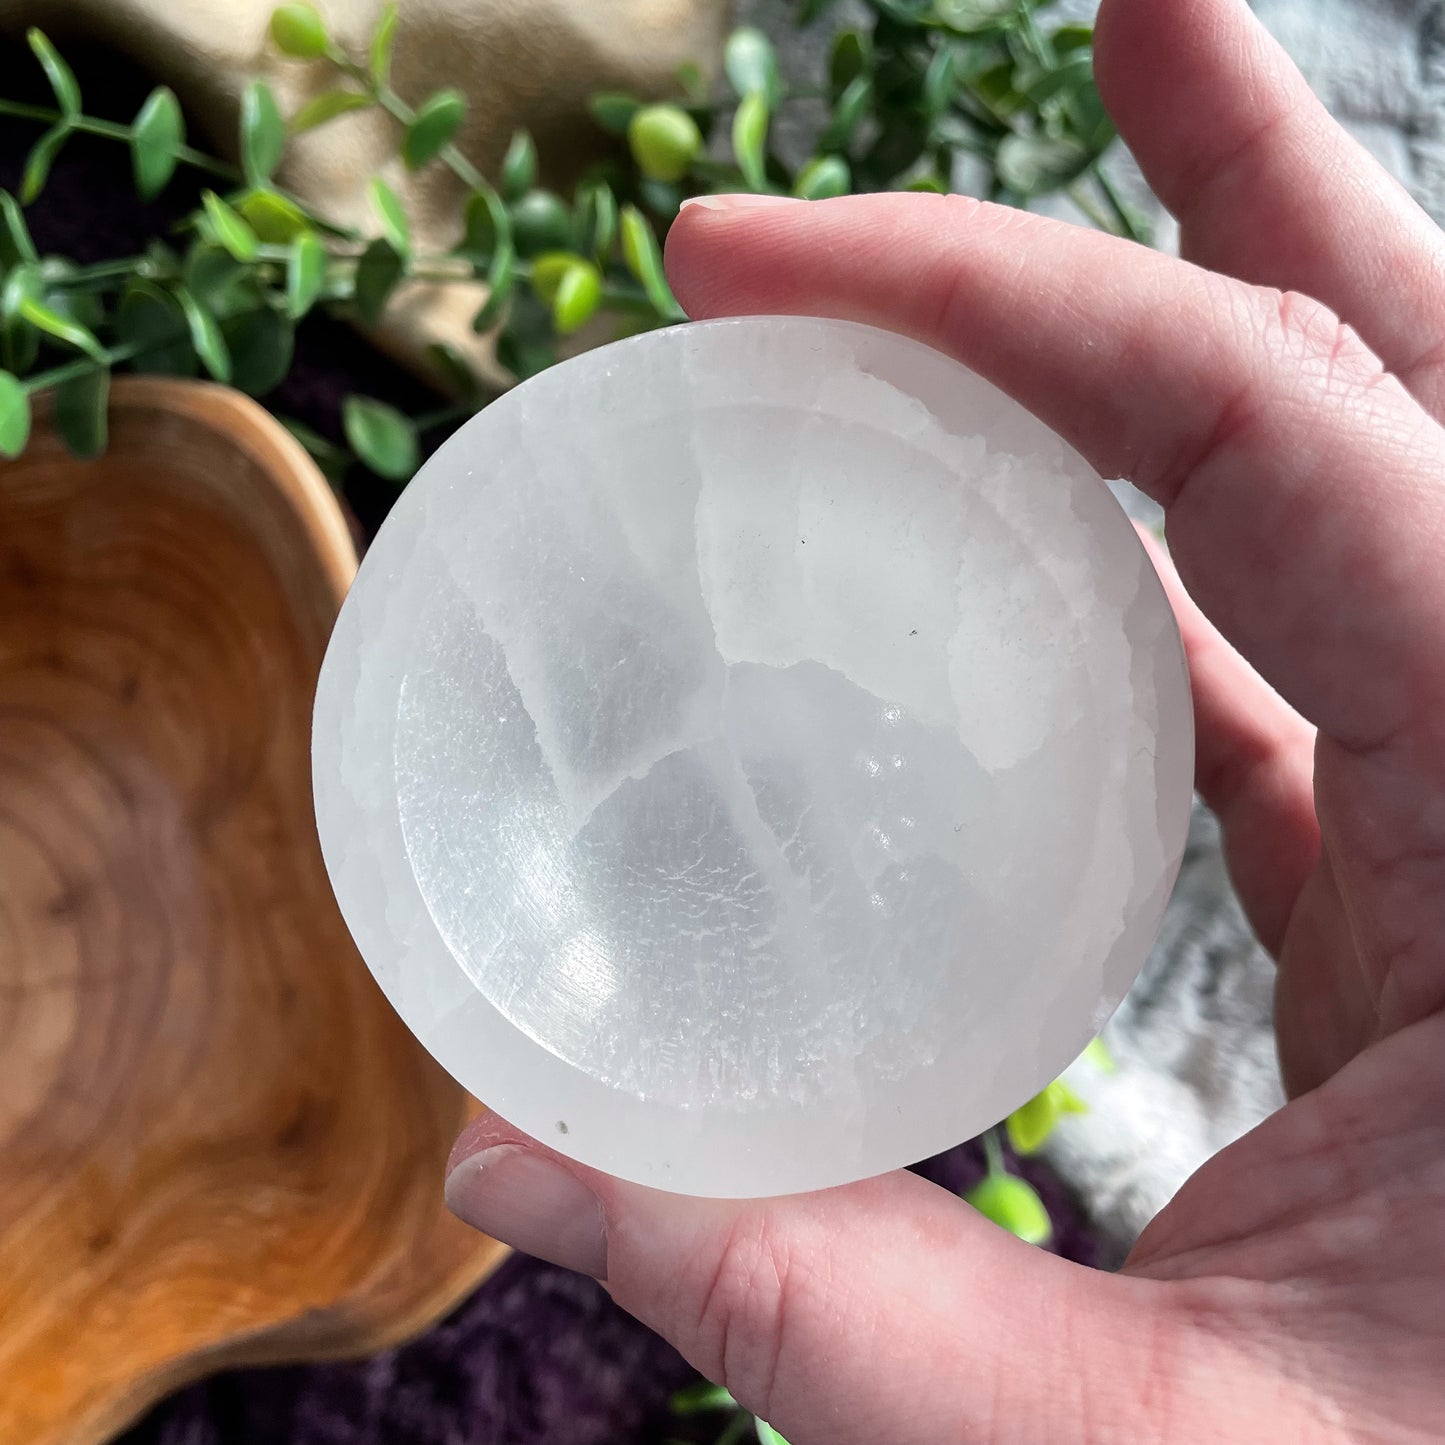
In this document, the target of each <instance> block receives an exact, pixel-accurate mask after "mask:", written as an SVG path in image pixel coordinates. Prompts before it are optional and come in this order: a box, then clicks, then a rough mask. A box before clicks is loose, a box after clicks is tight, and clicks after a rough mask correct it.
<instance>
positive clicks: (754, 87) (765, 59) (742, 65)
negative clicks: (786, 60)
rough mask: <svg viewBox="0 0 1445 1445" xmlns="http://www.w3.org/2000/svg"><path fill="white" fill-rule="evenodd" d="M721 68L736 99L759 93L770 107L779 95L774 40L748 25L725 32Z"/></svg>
mask: <svg viewBox="0 0 1445 1445" xmlns="http://www.w3.org/2000/svg"><path fill="white" fill-rule="evenodd" d="M723 70H724V71H725V72H726V73H727V78H728V83H729V84H730V85H731V86H732V88H733V89H734V90H735V91H736V92H737V94H738V97H739V99H743V100H745V99H747V97H748V96H750V95H760V96H762V97H763V99H764V101H765V102H766V103H767V106H768V108H769V109H771V108H772V107H773V106H774V105H776V104H777V103H778V101H779V100H781V99H782V94H783V79H782V75H781V73H780V72H779V70H778V56H777V52H776V51H774V49H773V42H772V41H771V40H769V39H768V37H767V36H766V35H764V34H763V32H762V31H761V30H758V29H756V28H755V27H753V26H751V25H744V26H740V27H739V28H738V29H737V30H734V31H733V33H732V34H731V35H729V36H728V39H727V45H726V46H725V47H724V49H723Z"/></svg>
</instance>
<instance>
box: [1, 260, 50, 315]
mask: <svg viewBox="0 0 1445 1445" xmlns="http://www.w3.org/2000/svg"><path fill="white" fill-rule="evenodd" d="M40 291H41V276H40V267H39V266H38V265H36V264H35V263H34V262H27V263H25V264H23V265H20V266H12V267H11V269H10V270H9V272H8V273H7V274H6V276H5V283H4V285H3V286H0V316H3V317H5V318H6V319H7V320H11V319H14V318H16V317H18V316H19V315H20V308H21V306H22V305H23V304H24V303H25V302H26V301H34V300H36V299H38V298H39V296H40Z"/></svg>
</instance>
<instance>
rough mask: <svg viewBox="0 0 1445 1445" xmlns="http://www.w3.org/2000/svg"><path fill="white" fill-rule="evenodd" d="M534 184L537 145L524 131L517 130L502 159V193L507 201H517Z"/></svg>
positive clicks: (535, 180)
mask: <svg viewBox="0 0 1445 1445" xmlns="http://www.w3.org/2000/svg"><path fill="white" fill-rule="evenodd" d="M536 184H537V145H536V142H535V141H534V140H533V139H532V137H531V136H530V135H529V134H528V133H527V132H526V131H524V130H519V131H517V132H516V134H514V135H513V136H512V143H511V144H510V145H509V146H508V147H507V154H506V156H505V157H504V158H503V160H502V194H503V195H504V196H505V197H506V198H507V199H508V200H509V201H518V200H521V198H522V197H523V196H525V195H526V194H527V192H528V191H530V190H531V189H532V187H533V186H534V185H536Z"/></svg>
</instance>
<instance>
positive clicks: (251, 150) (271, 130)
mask: <svg viewBox="0 0 1445 1445" xmlns="http://www.w3.org/2000/svg"><path fill="white" fill-rule="evenodd" d="M285 153H286V122H285V121H284V120H282V119H281V107H280V106H278V105H277V104H276V96H275V94H274V92H273V91H272V89H271V87H270V86H269V85H267V84H266V82H265V81H264V80H253V81H251V83H250V84H249V85H247V87H246V89H245V90H244V91H243V92H242V93H241V165H242V168H243V169H244V170H245V172H246V179H247V180H248V181H249V182H250V183H251V184H252V185H253V186H263V185H265V184H266V182H267V181H269V180H270V179H271V176H272V173H273V172H274V171H275V169H276V167H277V166H278V165H280V164H281V157H282V156H283V155H284V154H285Z"/></svg>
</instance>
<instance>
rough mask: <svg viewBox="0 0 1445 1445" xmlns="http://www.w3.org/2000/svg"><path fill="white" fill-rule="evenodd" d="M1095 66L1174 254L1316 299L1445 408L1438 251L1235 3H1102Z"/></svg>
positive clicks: (1417, 217)
mask: <svg viewBox="0 0 1445 1445" xmlns="http://www.w3.org/2000/svg"><path fill="white" fill-rule="evenodd" d="M1094 55H1095V70H1096V74H1097V76H1098V81H1099V87H1100V90H1101V92H1102V93H1103V96H1104V100H1105V102H1106V104H1107V105H1108V107H1109V111H1110V114H1111V115H1112V116H1113V117H1114V119H1115V121H1116V122H1117V123H1118V126H1119V129H1120V131H1121V132H1122V133H1123V136H1124V139H1125V140H1126V141H1127V142H1128V144H1129V147H1130V149H1131V150H1132V151H1133V153H1134V155H1135V156H1136V157H1137V158H1138V160H1139V163H1140V165H1141V166H1142V167H1143V169H1144V173H1145V175H1146V176H1147V177H1148V180H1149V182H1150V184H1151V185H1152V186H1153V188H1154V190H1155V192H1156V193H1157V194H1158V195H1159V197H1160V199H1161V200H1163V202H1164V203H1165V205H1166V206H1168V207H1169V209H1170V210H1171V211H1172V212H1173V213H1174V214H1175V215H1176V216H1177V217H1178V218H1179V221H1180V223H1181V227H1182V231H1183V237H1184V254H1185V255H1186V256H1187V257H1189V258H1190V259H1191V260H1194V261H1197V262H1199V263H1200V264H1201V265H1204V266H1208V267H1210V268H1211V269H1213V270H1218V271H1224V272H1227V273H1228V274H1230V275H1233V276H1238V277H1240V278H1241V279H1243V280H1245V281H1252V282H1257V283H1259V284H1262V285H1266V286H1276V287H1279V288H1280V289H1281V290H1296V291H1303V292H1305V293H1306V294H1307V295H1309V296H1312V297H1314V298H1315V299H1317V300H1319V301H1322V302H1324V303H1325V304H1326V305H1327V306H1330V307H1331V308H1333V309H1334V310H1335V311H1337V312H1338V313H1339V314H1340V315H1341V316H1342V317H1344V319H1345V320H1346V321H1347V322H1349V324H1350V325H1351V326H1353V327H1354V328H1355V330H1356V331H1358V332H1359V333H1360V335H1361V336H1362V337H1363V338H1364V340H1365V342H1366V344H1367V345H1368V346H1370V347H1371V348H1372V349H1373V350H1374V351H1375V352H1377V353H1378V354H1379V356H1380V357H1381V359H1382V360H1383V361H1384V363H1385V365H1386V366H1387V367H1388V368H1390V369H1391V370H1392V371H1394V372H1395V373H1396V374H1397V375H1399V376H1400V377H1401V378H1402V379H1403V380H1404V381H1405V383H1406V384H1407V386H1409V388H1410V389H1411V390H1412V391H1413V392H1414V393H1415V394H1416V395H1417V396H1418V397H1420V398H1421V400H1422V401H1424V402H1425V404H1426V405H1428V406H1429V407H1431V408H1432V410H1433V411H1434V412H1435V413H1436V415H1441V414H1442V412H1445V347H1442V345H1441V343H1442V331H1445V240H1442V236H1441V233H1440V231H1439V229H1438V228H1437V227H1436V226H1435V225H1434V223H1433V222H1432V221H1431V220H1430V219H1429V217H1428V216H1426V215H1425V213H1424V212H1423V211H1422V210H1421V209H1420V208H1419V207H1418V206H1417V205H1416V204H1415V203H1414V202H1413V201H1412V200H1411V199H1410V198H1409V197H1408V196H1407V195H1406V194H1405V192H1404V191H1403V190H1402V189H1401V188H1400V187H1399V186H1398V185H1397V184H1396V183H1395V182H1394V180H1393V179H1391V178H1390V177H1389V176H1388V175H1387V174H1386V173H1385V171H1384V169H1383V168H1382V167H1381V166H1380V165H1379V164H1378V163H1377V162H1376V161H1375V160H1374V159H1373V158H1372V157H1371V156H1369V155H1368V154H1367V153H1366V152H1365V150H1364V149H1363V148H1362V147H1361V146H1359V145H1358V144H1357V143H1356V142H1355V141H1354V140H1353V139H1352V138H1351V137H1350V136H1348V135H1347V134H1346V133H1345V132H1344V130H1343V129H1342V128H1341V127H1340V126H1339V125H1337V124H1336V122H1335V121H1334V120H1333V119H1332V118H1331V117H1330V115H1329V114H1328V112H1327V111H1326V110H1325V108H1324V106H1323V105H1322V104H1321V103H1320V102H1319V101H1318V100H1317V99H1316V97H1315V96H1314V95H1313V94H1312V93H1311V91H1310V89H1309V87H1308V86H1307V85H1306V84H1305V81H1304V78H1303V77H1302V76H1301V75H1300V73H1299V71H1298V70H1297V69H1296V68H1295V66H1294V64H1293V63H1292V62H1291V61H1290V60H1289V58H1288V57H1287V56H1286V55H1285V53H1284V51H1283V50H1282V49H1281V48H1280V47H1279V45H1278V44H1276V43H1275V41H1274V40H1273V39H1271V37H1270V36H1269V35H1268V34H1267V33H1266V31H1265V29H1264V27H1263V26H1262V25H1261V24H1260V23H1259V22H1258V21H1257V20H1256V19H1255V18H1254V16H1253V15H1252V14H1251V12H1250V10H1249V8H1248V7H1247V6H1246V5H1245V4H1244V3H1243V0H1106V3H1105V4H1104V5H1103V7H1102V8H1101V10H1100V12H1099V20H1098V29H1097V33H1096V40H1095V51H1094Z"/></svg>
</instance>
